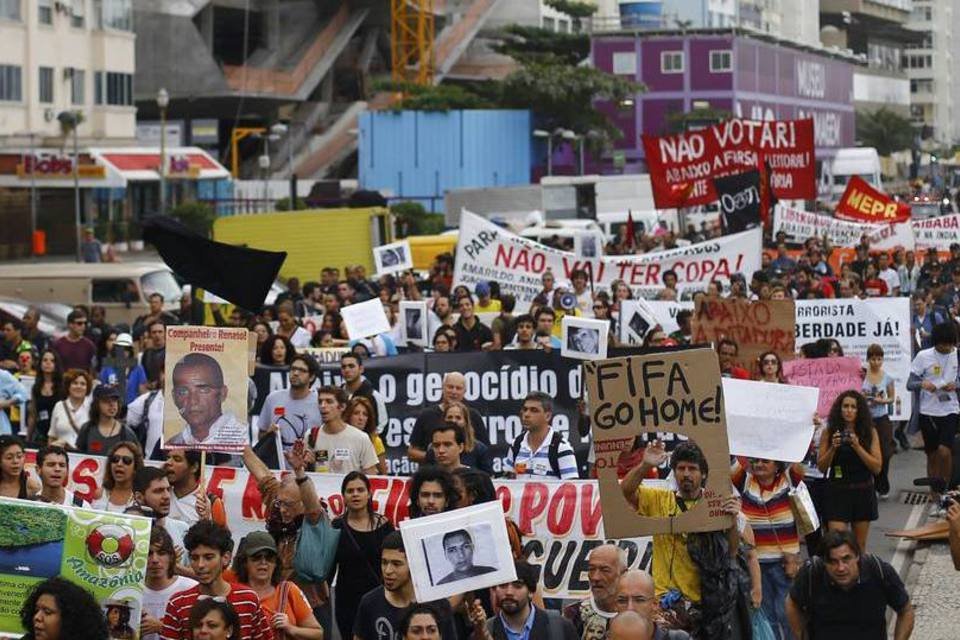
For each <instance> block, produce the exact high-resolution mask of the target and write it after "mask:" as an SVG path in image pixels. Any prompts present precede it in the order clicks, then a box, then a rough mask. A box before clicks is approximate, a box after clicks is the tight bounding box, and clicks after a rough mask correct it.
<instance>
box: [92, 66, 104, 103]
mask: <svg viewBox="0 0 960 640" xmlns="http://www.w3.org/2000/svg"><path fill="white" fill-rule="evenodd" d="M93 104H103V71H94V72H93Z"/></svg>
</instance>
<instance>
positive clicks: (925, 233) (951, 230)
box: [913, 213, 960, 251]
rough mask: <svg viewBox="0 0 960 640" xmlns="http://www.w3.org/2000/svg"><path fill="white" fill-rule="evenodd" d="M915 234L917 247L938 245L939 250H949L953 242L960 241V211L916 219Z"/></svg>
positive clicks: (914, 223)
mask: <svg viewBox="0 0 960 640" xmlns="http://www.w3.org/2000/svg"><path fill="white" fill-rule="evenodd" d="M913 235H914V237H915V238H916V241H917V249H927V248H929V247H936V249H937V250H938V251H949V249H950V245H951V244H953V243H954V242H957V243H960V213H954V214H951V215H949V216H940V217H939V218H927V219H926V220H914V221H913Z"/></svg>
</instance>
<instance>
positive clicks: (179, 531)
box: [161, 500, 190, 565]
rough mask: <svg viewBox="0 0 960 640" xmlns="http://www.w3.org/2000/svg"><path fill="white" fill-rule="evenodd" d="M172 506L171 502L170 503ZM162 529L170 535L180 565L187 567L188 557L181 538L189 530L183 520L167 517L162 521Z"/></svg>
mask: <svg viewBox="0 0 960 640" xmlns="http://www.w3.org/2000/svg"><path fill="white" fill-rule="evenodd" d="M170 503H171V504H173V501H172V500H171V502H170ZM161 526H163V528H164V529H166V530H167V533H169V534H170V537H171V538H172V539H173V546H174V547H175V548H176V549H177V551H178V552H179V553H180V554H181V555H180V564H182V565H188V564H190V557H189V555H188V554H187V549H186V548H185V547H184V546H183V536H185V535H187V531H188V530H189V529H190V525H188V524H187V523H186V522H184V521H183V520H178V519H177V518H171V517H170V516H169V515H168V516H167V517H166V518H164V519H163V523H162V525H161Z"/></svg>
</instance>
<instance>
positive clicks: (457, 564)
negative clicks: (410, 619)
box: [400, 502, 516, 602]
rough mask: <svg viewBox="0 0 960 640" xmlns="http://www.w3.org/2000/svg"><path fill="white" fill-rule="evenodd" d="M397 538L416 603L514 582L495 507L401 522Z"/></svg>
mask: <svg viewBox="0 0 960 640" xmlns="http://www.w3.org/2000/svg"><path fill="white" fill-rule="evenodd" d="M400 533H401V534H402V535H403V544H404V547H405V548H406V550H407V562H408V563H409V565H410V576H411V578H412V579H413V587H414V591H415V593H416V595H417V600H418V601H424V602H425V601H429V600H437V599H440V598H446V597H448V596H451V595H454V594H457V593H465V592H467V591H474V590H476V589H483V588H485V587H490V586H494V585H497V584H503V583H504V582H509V581H511V580H514V579H515V577H516V572H515V567H514V564H513V559H512V556H511V555H510V543H509V540H508V538H507V529H506V525H505V523H504V519H503V506H502V505H501V504H500V503H499V502H487V503H483V504H479V505H474V506H472V507H465V508H463V509H454V510H453V511H447V512H444V513H438V514H436V515H433V516H426V517H421V518H416V519H413V520H405V521H403V522H402V523H401V524H400ZM511 576H512V577H511Z"/></svg>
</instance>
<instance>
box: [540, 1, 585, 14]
mask: <svg viewBox="0 0 960 640" xmlns="http://www.w3.org/2000/svg"><path fill="white" fill-rule="evenodd" d="M544 4H546V5H547V6H548V7H551V8H553V9H556V10H557V11H559V12H560V13H565V14H567V15H568V16H570V17H571V18H589V17H590V16H592V15H593V14H595V13H596V12H597V5H595V4H592V3H590V2H582V1H581V0H546V2H545V3H544Z"/></svg>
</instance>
